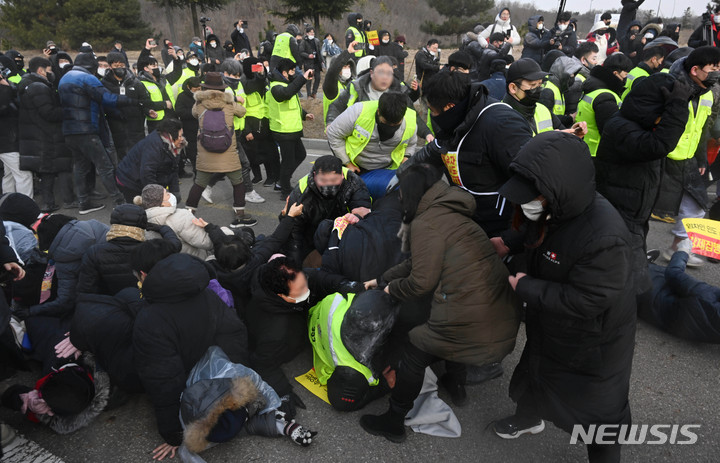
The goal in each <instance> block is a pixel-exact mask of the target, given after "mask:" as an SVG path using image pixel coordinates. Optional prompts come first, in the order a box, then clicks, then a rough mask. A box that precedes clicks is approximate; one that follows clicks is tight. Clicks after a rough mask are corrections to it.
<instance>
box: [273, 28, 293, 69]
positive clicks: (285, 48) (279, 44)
mask: <svg viewBox="0 0 720 463" xmlns="http://www.w3.org/2000/svg"><path fill="white" fill-rule="evenodd" d="M291 38H293V36H292V35H290V33H289V32H283V33H282V34H280V35H278V36H277V37H276V38H275V46H274V47H273V52H272V56H279V57H280V58H287V59H289V60H292V62H293V63H295V62H296V61H295V57H294V56H293V54H292V51H290V39H291Z"/></svg>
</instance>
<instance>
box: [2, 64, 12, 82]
mask: <svg viewBox="0 0 720 463" xmlns="http://www.w3.org/2000/svg"><path fill="white" fill-rule="evenodd" d="M10 74H12V69H10V68H6V67H5V66H3V65H2V64H0V76H2V78H3V79H7V78H8V77H9V76H10Z"/></svg>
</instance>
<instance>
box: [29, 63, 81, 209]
mask: <svg viewBox="0 0 720 463" xmlns="http://www.w3.org/2000/svg"><path fill="white" fill-rule="evenodd" d="M28 71H29V72H28V73H27V74H25V76H24V77H23V79H22V80H21V81H20V84H18V96H19V98H20V169H22V170H29V171H33V172H36V173H37V174H39V176H40V186H41V191H42V197H43V205H42V207H41V210H42V211H43V212H48V213H50V212H54V211H56V210H58V209H59V207H58V205H57V204H56V203H55V192H54V187H55V181H56V180H57V182H58V187H59V188H58V189H59V190H60V197H61V198H62V200H63V201H64V202H65V203H66V206H67V205H69V203H72V201H73V193H72V176H71V174H70V173H71V172H72V153H71V152H70V150H69V149H68V148H67V147H66V146H65V138H64V137H63V134H62V119H63V111H62V107H61V106H60V99H59V97H58V95H57V92H56V91H55V89H54V88H53V82H54V81H55V75H54V74H53V72H52V63H51V62H50V60H48V59H46V58H42V57H39V56H38V57H35V58H33V59H31V60H30V65H29V66H28Z"/></svg>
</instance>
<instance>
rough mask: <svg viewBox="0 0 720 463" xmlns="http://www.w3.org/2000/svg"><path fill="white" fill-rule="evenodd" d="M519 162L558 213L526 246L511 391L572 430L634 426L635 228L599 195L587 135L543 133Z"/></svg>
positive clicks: (514, 167) (515, 168)
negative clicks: (521, 323)
mask: <svg viewBox="0 0 720 463" xmlns="http://www.w3.org/2000/svg"><path fill="white" fill-rule="evenodd" d="M510 168H511V170H513V171H514V172H516V173H518V174H520V175H522V176H523V177H525V178H527V179H529V180H531V181H532V182H533V184H534V186H535V187H536V188H537V189H538V191H539V192H540V193H541V194H542V195H543V196H544V197H545V198H546V199H547V201H548V211H549V212H550V214H551V216H550V218H549V219H548V221H547V228H546V230H545V236H544V239H543V241H542V243H541V244H540V245H539V246H538V247H536V248H533V249H527V250H526V252H525V254H526V260H527V270H528V271H527V276H525V277H523V278H521V279H520V280H519V281H518V284H517V288H516V292H517V294H518V296H519V297H520V299H522V300H523V301H525V302H526V304H527V311H526V332H527V342H526V344H525V348H524V350H523V353H522V356H521V359H520V362H519V364H518V366H517V367H516V369H515V372H514V374H513V377H512V380H511V383H510V396H511V397H512V398H513V400H516V401H518V400H521V398H523V400H526V399H529V400H531V401H532V402H534V404H535V405H536V406H537V407H538V412H539V414H540V416H541V417H542V418H544V419H547V420H549V421H551V422H553V423H554V424H555V425H556V426H558V427H559V428H561V429H563V430H565V431H566V432H571V431H572V429H573V425H574V424H581V425H585V426H587V425H590V424H602V423H605V424H619V423H629V421H630V406H629V402H628V393H629V388H630V370H631V366H632V357H633V349H634V343H635V325H636V306H635V295H634V292H633V287H632V285H629V284H627V281H628V279H630V278H631V275H630V272H631V266H630V259H631V249H630V235H629V233H628V230H627V227H626V226H625V223H624V222H623V220H622V218H621V217H620V215H619V214H618V213H617V211H616V210H615V208H613V207H612V205H611V204H610V203H609V202H608V201H607V200H606V199H605V198H603V197H602V196H600V195H599V194H597V193H596V192H595V182H594V180H593V179H594V175H595V172H594V169H593V164H592V160H591V157H590V155H589V152H588V148H587V145H585V144H584V142H583V141H582V140H580V139H579V138H577V137H574V136H573V135H570V134H565V133H558V132H550V133H543V134H540V135H538V136H537V137H535V138H534V139H533V140H532V141H531V142H530V143H529V144H528V145H527V146H526V148H525V149H523V150H522V151H521V152H520V153H519V154H518V156H517V157H516V158H515V161H514V162H513V163H512V164H511V165H510ZM531 241H534V239H531Z"/></svg>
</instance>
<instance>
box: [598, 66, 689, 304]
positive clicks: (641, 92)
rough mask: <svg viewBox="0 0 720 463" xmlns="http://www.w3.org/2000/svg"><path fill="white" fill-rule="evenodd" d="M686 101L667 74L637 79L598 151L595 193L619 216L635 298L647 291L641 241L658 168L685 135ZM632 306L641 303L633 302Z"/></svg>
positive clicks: (608, 125)
mask: <svg viewBox="0 0 720 463" xmlns="http://www.w3.org/2000/svg"><path fill="white" fill-rule="evenodd" d="M691 96H692V91H691V88H690V87H689V86H688V85H686V84H685V83H683V82H680V81H678V80H676V79H675V78H673V77H672V76H670V75H669V74H665V73H658V74H654V75H652V76H650V77H646V78H645V79H642V80H641V81H640V82H638V83H637V84H635V85H634V86H633V91H632V92H630V93H629V94H628V95H627V97H626V98H625V100H624V101H623V104H622V107H621V108H620V111H619V112H617V113H616V114H615V115H614V116H613V117H611V118H610V120H608V121H607V123H605V127H604V130H603V132H602V138H601V139H600V145H599V146H598V151H597V157H596V158H595V180H596V182H597V190H598V192H599V193H600V194H602V195H603V196H605V198H607V200H608V201H610V202H611V203H612V205H613V206H615V208H616V209H617V210H618V212H620V215H621V216H622V218H623V220H625V224H626V225H627V226H628V229H629V230H630V233H631V239H632V247H633V279H634V285H635V289H636V294H638V295H640V294H643V293H645V292H646V291H648V290H649V289H650V279H649V276H648V264H647V258H646V244H645V239H646V237H647V233H648V230H649V226H648V221H649V220H650V214H651V212H652V208H653V205H654V204H655V200H656V199H657V196H658V192H659V189H660V180H661V177H662V170H663V162H664V160H665V158H666V157H667V155H668V153H670V152H671V151H672V150H673V149H674V148H675V146H677V144H678V141H679V140H680V137H681V136H682V133H683V131H684V130H685V124H686V123H687V119H688V100H689V99H690V97H691ZM646 302H649V301H646ZM638 304H639V305H642V304H644V303H643V301H641V300H640V299H639V300H638Z"/></svg>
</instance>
